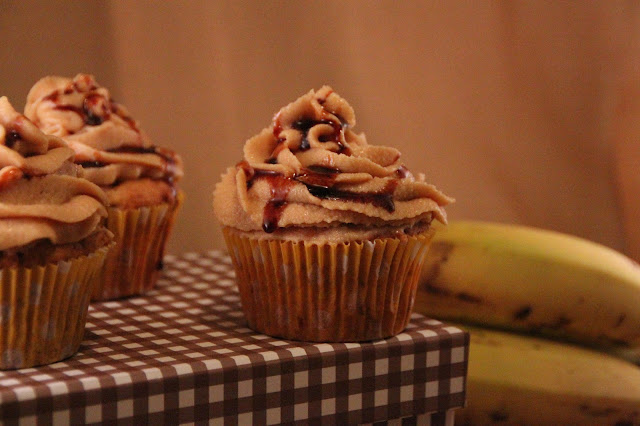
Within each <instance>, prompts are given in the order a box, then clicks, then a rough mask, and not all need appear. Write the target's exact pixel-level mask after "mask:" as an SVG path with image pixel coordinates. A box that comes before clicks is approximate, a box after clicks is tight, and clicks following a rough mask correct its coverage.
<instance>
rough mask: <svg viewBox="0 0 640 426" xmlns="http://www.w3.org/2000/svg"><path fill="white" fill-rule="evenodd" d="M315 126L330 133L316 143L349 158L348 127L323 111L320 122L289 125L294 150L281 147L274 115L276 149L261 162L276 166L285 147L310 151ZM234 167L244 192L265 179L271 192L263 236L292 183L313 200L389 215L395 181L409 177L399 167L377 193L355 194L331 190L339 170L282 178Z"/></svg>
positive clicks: (312, 169) (306, 120)
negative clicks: (295, 137)
mask: <svg viewBox="0 0 640 426" xmlns="http://www.w3.org/2000/svg"><path fill="white" fill-rule="evenodd" d="M330 94H331V92H330V93H328V94H327V97H328V96H329V95H330ZM317 101H318V103H319V104H320V105H324V103H325V102H326V98H324V99H317ZM336 118H337V120H336ZM318 124H327V125H329V126H331V127H332V132H331V133H327V134H323V135H321V136H320V137H319V138H318V140H319V142H323V143H324V142H334V143H336V144H337V145H338V154H344V155H349V156H350V155H351V150H350V149H349V147H348V146H347V144H346V139H345V130H346V129H347V127H348V123H346V122H345V121H344V120H343V119H342V118H341V117H340V116H338V115H337V114H335V113H333V114H331V113H329V112H328V111H326V110H323V111H322V113H321V117H320V119H315V118H310V117H302V118H301V119H299V120H296V121H294V122H293V123H292V124H291V128H292V129H295V130H297V131H299V132H300V133H301V134H302V139H301V141H300V145H299V146H298V147H297V148H292V147H287V145H286V144H285V141H286V139H285V138H283V137H281V136H280V134H281V132H282V131H283V124H282V122H281V120H280V116H279V115H276V117H275V118H274V124H273V136H274V138H275V139H276V146H275V148H274V149H273V151H272V152H271V155H270V156H269V158H267V159H266V160H265V163H267V164H277V163H278V154H279V153H280V152H281V151H283V150H284V149H285V148H289V149H290V150H291V152H292V153H294V154H295V153H296V152H299V151H306V150H308V149H310V148H311V145H310V143H309V139H308V137H309V130H310V129H311V128H312V127H314V126H316V125H318ZM236 167H237V168H241V169H242V170H243V171H244V174H245V176H246V179H247V183H246V184H247V190H249V189H250V188H251V187H252V186H253V184H254V182H255V181H256V180H257V179H262V180H266V181H267V182H268V184H269V187H270V189H271V198H270V199H269V201H267V203H266V205H265V207H264V213H263V221H262V229H263V230H264V231H265V232H267V233H271V232H274V231H275V230H276V229H278V222H279V221H280V217H281V216H282V212H283V210H284V208H285V207H286V206H287V196H288V194H289V191H290V190H291V188H292V187H293V186H294V185H295V183H296V182H300V183H302V184H304V185H305V186H306V187H307V189H308V191H309V193H310V194H311V195H313V196H314V197H317V198H321V199H324V200H346V201H351V202H356V203H369V204H372V205H374V206H376V207H380V208H383V209H384V210H386V211H387V212H389V213H393V212H394V211H395V204H394V202H393V193H394V192H395V189H396V187H397V186H398V184H399V179H404V178H406V177H408V176H409V175H410V172H409V170H408V169H407V168H406V167H404V166H400V167H399V168H398V169H397V170H396V173H395V175H396V177H397V179H392V180H390V181H389V182H388V183H387V184H386V185H385V187H384V188H382V189H381V190H380V191H377V192H366V193H359V192H352V191H346V190H342V189H339V188H336V187H335V181H336V179H337V177H338V174H339V173H340V172H341V171H340V170H339V169H335V168H329V167H323V166H310V167H308V168H306V169H303V170H302V171H301V172H300V173H296V174H294V175H293V176H285V175H284V174H282V173H280V172H277V171H273V170H264V169H256V168H254V167H251V165H249V163H248V162H247V161H246V160H243V161H241V162H239V163H238V164H237V165H236Z"/></svg>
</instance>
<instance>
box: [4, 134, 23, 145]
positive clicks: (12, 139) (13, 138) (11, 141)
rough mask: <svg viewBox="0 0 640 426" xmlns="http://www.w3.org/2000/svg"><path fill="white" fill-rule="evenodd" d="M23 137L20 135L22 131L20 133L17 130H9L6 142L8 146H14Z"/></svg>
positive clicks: (5, 138)
mask: <svg viewBox="0 0 640 426" xmlns="http://www.w3.org/2000/svg"><path fill="white" fill-rule="evenodd" d="M21 139H22V137H20V133H18V132H17V131H15V130H10V131H9V132H7V134H6V135H5V137H4V144H5V145H6V146H7V147H8V148H13V147H14V145H15V144H16V142H18V141H19V140H21Z"/></svg>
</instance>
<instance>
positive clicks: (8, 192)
mask: <svg viewBox="0 0 640 426" xmlns="http://www.w3.org/2000/svg"><path fill="white" fill-rule="evenodd" d="M73 156H74V151H73V150H72V149H71V148H69V147H68V146H67V145H66V144H65V142H64V141H63V140H62V139H60V138H58V137H56V136H51V135H45V134H44V133H42V132H41V131H40V130H39V129H38V128H37V127H36V126H35V125H34V124H33V123H32V122H30V121H29V120H28V119H27V118H26V117H25V116H23V115H21V114H19V113H17V112H16V111H15V109H14V108H13V107H12V106H11V104H10V103H9V101H8V100H7V98H6V97H4V96H3V97H1V98H0V250H6V249H10V248H14V247H21V246H24V245H26V244H29V243H31V242H34V241H37V240H41V239H49V240H50V241H51V242H52V243H53V244H63V243H72V242H77V241H80V240H82V239H83V238H85V237H87V236H89V235H91V234H92V233H93V232H95V231H96V228H97V226H98V225H99V223H100V221H101V219H102V218H103V217H105V216H106V208H105V204H106V202H107V198H106V195H105V194H104V192H103V191H102V190H101V189H100V188H99V187H98V186H96V185H95V184H93V183H91V182H89V181H88V180H86V179H83V178H81V177H80V175H81V173H82V169H81V168H80V167H78V166H77V165H75V164H74V163H73Z"/></svg>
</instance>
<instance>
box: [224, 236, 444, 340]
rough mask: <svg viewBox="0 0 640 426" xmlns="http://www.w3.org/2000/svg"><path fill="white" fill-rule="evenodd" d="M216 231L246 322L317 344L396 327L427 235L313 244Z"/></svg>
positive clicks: (404, 320) (388, 332)
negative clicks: (232, 269) (223, 244)
mask: <svg viewBox="0 0 640 426" xmlns="http://www.w3.org/2000/svg"><path fill="white" fill-rule="evenodd" d="M223 232H224V236H225V240H226V244H227V246H228V249H229V252H230V255H231V259H232V261H233V264H234V267H235V270H236V282H237V285H238V289H239V291H240V297H241V302H242V308H243V311H244V314H245V317H246V319H247V322H248V323H249V326H250V327H251V328H252V329H254V330H256V331H258V332H261V333H264V334H268V335H271V336H276V337H282V338H285V339H292V340H303V341H317V342H359V341H367V340H375V339H382V338H386V337H390V336H394V335H396V334H398V333H400V332H401V331H402V330H404V329H405V327H406V326H407V324H408V322H409V317H410V316H411V311H412V309H413V302H414V299H415V293H416V287H417V282H418V277H419V275H420V271H421V268H422V264H423V263H424V260H425V255H426V253H427V250H428V247H429V242H430V241H431V238H432V236H433V231H428V232H426V233H424V234H420V235H416V236H403V237H400V238H383V239H376V240H373V241H364V242H346V243H331V244H329V243H327V244H320V245H318V244H312V243H307V242H304V241H300V242H291V241H280V240H258V239H253V238H248V237H245V236H243V235H242V234H241V233H239V232H237V231H235V230H233V229H231V228H224V229H223Z"/></svg>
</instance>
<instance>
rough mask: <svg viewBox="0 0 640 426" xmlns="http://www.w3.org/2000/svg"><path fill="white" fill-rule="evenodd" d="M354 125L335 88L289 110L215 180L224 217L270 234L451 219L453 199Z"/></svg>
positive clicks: (312, 95)
mask: <svg viewBox="0 0 640 426" xmlns="http://www.w3.org/2000/svg"><path fill="white" fill-rule="evenodd" d="M355 123H356V120H355V114H354V111H353V109H352V108H351V106H350V105H349V104H348V103H347V102H346V101H345V100H344V99H343V98H341V97H340V96H339V95H337V94H336V93H335V92H333V90H332V89H331V88H330V87H328V86H325V87H323V88H321V89H320V90H318V91H315V92H314V91H310V92H309V93H307V94H306V95H304V96H302V97H300V98H299V99H297V100H296V101H294V102H293V103H291V104H289V105H287V106H285V107H284V108H282V109H281V110H280V111H279V112H278V113H277V114H276V115H275V116H274V118H273V122H272V124H271V126H269V127H268V128H266V129H264V130H262V131H261V132H260V133H259V134H258V135H256V136H254V137H252V138H250V139H249V140H248V141H247V142H246V144H245V146H244V160H243V161H241V162H240V163H239V164H238V165H237V166H236V167H231V168H229V169H228V170H227V172H226V173H225V174H224V175H223V176H222V181H221V182H220V183H218V185H217V186H216V189H215V193H214V211H215V213H216V216H217V218H218V219H219V221H220V222H221V223H222V224H223V225H225V226H230V227H233V228H235V229H238V230H241V231H257V230H263V231H266V232H268V233H271V232H274V231H276V233H278V232H283V230H287V229H291V228H302V227H314V228H319V227H320V228H331V227H335V226H337V225H347V224H350V225H354V226H352V227H350V228H351V230H353V229H358V228H359V227H360V228H362V229H365V230H366V229H371V228H381V227H386V228H388V227H392V228H405V229H406V228H411V227H413V226H415V225H418V224H422V225H424V224H425V223H427V224H428V223H429V222H430V221H431V220H432V218H436V219H438V220H440V221H441V222H446V214H445V211H444V209H443V207H444V206H445V205H447V204H449V203H450V202H452V201H453V200H452V199H451V198H449V197H447V196H446V195H444V194H443V193H442V192H440V191H439V190H438V189H436V187H435V186H433V185H431V184H429V183H426V182H425V177H424V175H422V174H419V175H418V176H414V175H413V174H412V173H410V172H409V171H408V170H407V168H406V167H404V165H403V164H402V162H401V161H400V152H398V150H396V149H394V148H390V147H385V146H373V145H369V144H368V143H367V141H366V139H365V136H364V134H356V133H354V131H353V130H352V128H353V126H354V125H355ZM301 235H302V234H301ZM305 235H306V234H305ZM367 235H369V234H367Z"/></svg>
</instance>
